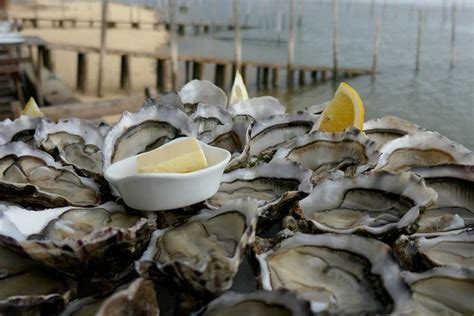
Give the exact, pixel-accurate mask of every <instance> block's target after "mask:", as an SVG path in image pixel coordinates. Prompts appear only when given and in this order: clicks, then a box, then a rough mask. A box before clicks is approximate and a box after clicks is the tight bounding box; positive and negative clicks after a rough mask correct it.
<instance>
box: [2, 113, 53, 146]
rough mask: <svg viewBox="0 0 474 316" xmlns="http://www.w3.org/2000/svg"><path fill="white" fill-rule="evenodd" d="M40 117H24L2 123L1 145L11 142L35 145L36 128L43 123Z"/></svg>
mask: <svg viewBox="0 0 474 316" xmlns="http://www.w3.org/2000/svg"><path fill="white" fill-rule="evenodd" d="M43 120H44V119H43V118H40V117H29V116H25V115H22V116H20V117H19V118H17V119H15V120H13V121H12V120H10V119H6V120H4V121H1V122H0V145H3V144H6V143H9V142H24V143H27V144H29V145H32V146H33V145H34V143H35V142H34V138H33V135H34V134H35V130H36V127H37V126H38V124H39V123H40V122H41V121H43Z"/></svg>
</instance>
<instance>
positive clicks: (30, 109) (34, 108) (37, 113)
mask: <svg viewBox="0 0 474 316" xmlns="http://www.w3.org/2000/svg"><path fill="white" fill-rule="evenodd" d="M21 114H22V115H27V116H30V117H44V114H43V112H41V110H40V108H39V107H38V104H36V101H35V99H33V98H31V97H30V99H29V100H28V103H26V105H25V108H24V109H23V111H22V112H21Z"/></svg>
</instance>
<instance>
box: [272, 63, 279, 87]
mask: <svg viewBox="0 0 474 316" xmlns="http://www.w3.org/2000/svg"><path fill="white" fill-rule="evenodd" d="M279 84H280V69H278V68H277V67H275V68H273V69H272V86H274V87H277V86H278V85H279Z"/></svg>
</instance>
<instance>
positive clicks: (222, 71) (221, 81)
mask: <svg viewBox="0 0 474 316" xmlns="http://www.w3.org/2000/svg"><path fill="white" fill-rule="evenodd" d="M226 68H227V65H226V64H216V72H215V78H214V81H215V83H216V85H217V86H218V87H221V88H222V89H224V88H225V86H226V85H225V78H226Z"/></svg>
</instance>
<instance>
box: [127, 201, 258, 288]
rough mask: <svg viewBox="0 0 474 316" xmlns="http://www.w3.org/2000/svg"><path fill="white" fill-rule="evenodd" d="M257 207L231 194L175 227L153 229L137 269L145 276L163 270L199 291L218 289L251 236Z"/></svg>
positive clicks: (228, 282) (162, 273)
mask: <svg viewBox="0 0 474 316" xmlns="http://www.w3.org/2000/svg"><path fill="white" fill-rule="evenodd" d="M256 212H257V205H256V203H255V202H254V201H251V200H250V199H246V200H232V201H229V202H228V203H226V204H224V205H223V206H222V207H221V208H219V209H218V210H206V209H205V210H203V211H202V212H200V213H199V214H198V215H196V216H194V217H192V218H190V219H189V220H188V221H187V222H186V223H185V224H183V225H181V226H179V227H176V228H174V227H173V228H168V229H163V230H157V231H155V232H154V233H153V236H152V239H151V241H150V245H149V246H148V249H147V250H146V251H145V253H144V254H143V256H142V257H141V258H140V260H138V261H137V263H136V270H137V271H138V273H139V274H140V275H142V276H145V277H149V278H158V279H159V278H161V277H164V276H168V277H170V278H171V279H173V280H174V281H175V283H177V284H179V286H180V287H181V288H183V287H184V288H189V289H191V290H193V291H195V292H196V293H198V294H200V295H204V296H207V295H211V296H212V295H217V294H220V293H221V292H223V291H225V290H227V289H229V288H230V286H231V285H232V279H233V277H234V276H235V274H236V273H237V270H238V267H239V265H240V262H241V259H242V255H243V253H244V250H245V248H246V247H247V245H248V244H250V243H251V242H253V240H254V237H255V225H256V222H257V214H256Z"/></svg>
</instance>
